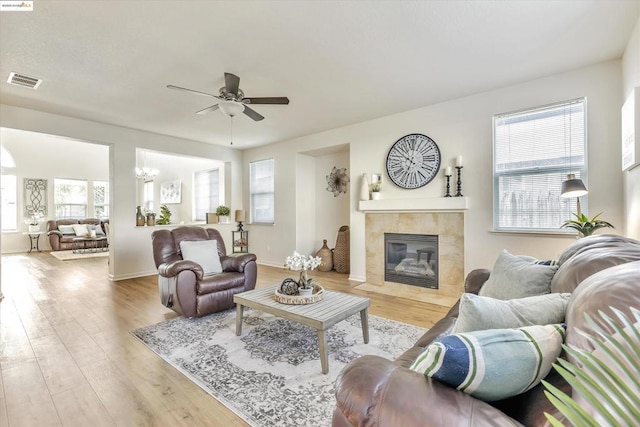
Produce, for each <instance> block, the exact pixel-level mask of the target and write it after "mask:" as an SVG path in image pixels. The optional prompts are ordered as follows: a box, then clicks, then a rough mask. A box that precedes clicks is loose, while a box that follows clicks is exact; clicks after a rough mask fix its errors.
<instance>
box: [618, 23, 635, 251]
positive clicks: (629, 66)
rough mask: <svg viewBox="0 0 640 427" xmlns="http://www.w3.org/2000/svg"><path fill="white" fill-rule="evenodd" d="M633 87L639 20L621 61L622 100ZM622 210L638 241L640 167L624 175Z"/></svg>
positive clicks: (629, 233)
mask: <svg viewBox="0 0 640 427" xmlns="http://www.w3.org/2000/svg"><path fill="white" fill-rule="evenodd" d="M634 87H640V18H638V22H637V23H636V27H635V29H634V30H633V34H632V36H631V38H630V39H629V43H628V44H627V48H626V50H625V52H624V57H623V59H622V99H623V100H625V99H627V97H628V96H629V94H631V91H632V90H633V88H634ZM623 102H624V101H623ZM620 106H622V103H621V104H620ZM636 114H640V106H637V105H636ZM639 133H640V129H636V138H638V134H639ZM636 155H638V154H636ZM624 210H625V223H626V229H627V235H628V236H629V237H633V238H636V239H640V167H635V168H634V169H632V170H628V171H626V172H625V173H624Z"/></svg>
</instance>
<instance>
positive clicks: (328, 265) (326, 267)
mask: <svg viewBox="0 0 640 427" xmlns="http://www.w3.org/2000/svg"><path fill="white" fill-rule="evenodd" d="M316 256H317V257H320V259H321V260H322V264H320V265H319V266H318V270H320V271H331V270H333V251H332V250H331V249H329V246H327V239H324V240H323V241H322V247H321V248H320V249H319V250H318V252H316Z"/></svg>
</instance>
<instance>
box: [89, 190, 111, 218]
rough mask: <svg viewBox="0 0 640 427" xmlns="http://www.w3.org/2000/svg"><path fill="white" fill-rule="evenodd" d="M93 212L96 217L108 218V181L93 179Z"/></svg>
mask: <svg viewBox="0 0 640 427" xmlns="http://www.w3.org/2000/svg"><path fill="white" fill-rule="evenodd" d="M93 214H94V216H95V217H96V218H101V219H106V218H109V183H108V182H107V181H93Z"/></svg>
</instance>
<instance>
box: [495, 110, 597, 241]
mask: <svg viewBox="0 0 640 427" xmlns="http://www.w3.org/2000/svg"><path fill="white" fill-rule="evenodd" d="M493 140H494V141H493V142H494V145H493V148H494V156H493V159H494V169H493V203H494V210H493V223H494V228H495V229H496V230H507V231H508V230H521V231H559V228H560V226H561V225H562V223H563V222H564V221H566V220H567V219H570V218H571V213H572V212H575V211H576V204H577V203H576V202H577V199H575V198H562V197H560V188H561V186H562V182H563V181H564V180H566V179H567V174H569V173H574V174H575V175H576V178H581V179H582V180H583V181H585V184H586V177H587V164H586V154H587V141H586V99H585V98H580V99H574V100H571V101H566V102H562V103H557V104H553V105H547V106H543V107H538V108H534V109H530V110H527V111H518V112H513V113H505V114H499V115H496V116H494V118H493ZM582 206H583V210H585V211H586V200H584V201H583V202H582Z"/></svg>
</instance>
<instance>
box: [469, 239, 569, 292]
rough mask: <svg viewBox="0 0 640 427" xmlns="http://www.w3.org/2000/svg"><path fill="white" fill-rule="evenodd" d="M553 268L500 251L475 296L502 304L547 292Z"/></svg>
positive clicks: (532, 259)
mask: <svg viewBox="0 0 640 427" xmlns="http://www.w3.org/2000/svg"><path fill="white" fill-rule="evenodd" d="M557 269H558V266H557V265H544V264H537V263H536V260H535V259H534V258H531V257H528V256H518V255H512V254H510V253H509V252H507V251H502V253H501V254H500V256H499V257H498V259H497V260H496V263H495V265H494V266H493V270H491V275H490V276H489V279H488V280H487V281H486V282H485V284H484V285H483V286H482V288H480V292H478V295H480V296H483V297H491V298H497V299H502V300H507V299H513V298H524V297H531V296H535V295H543V294H548V293H550V292H551V279H553V275H554V274H555V273H556V270H557Z"/></svg>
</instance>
